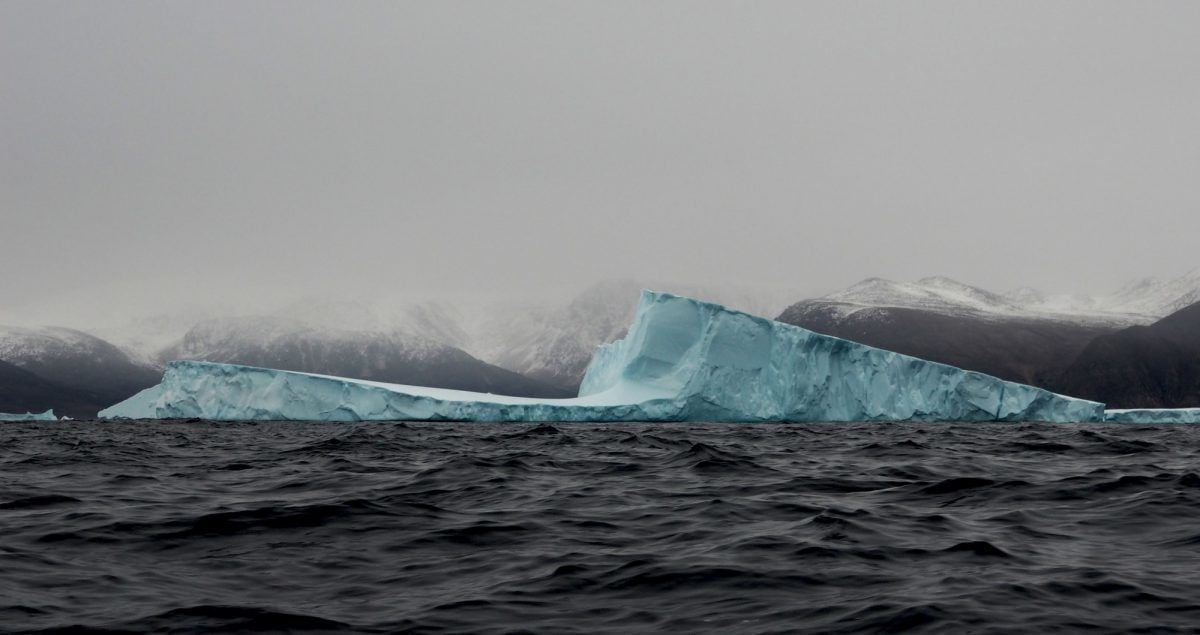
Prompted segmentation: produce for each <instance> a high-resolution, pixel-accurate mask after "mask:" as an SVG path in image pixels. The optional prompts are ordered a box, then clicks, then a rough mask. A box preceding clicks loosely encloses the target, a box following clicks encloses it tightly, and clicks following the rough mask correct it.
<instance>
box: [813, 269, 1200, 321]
mask: <svg viewBox="0 0 1200 635" xmlns="http://www.w3.org/2000/svg"><path fill="white" fill-rule="evenodd" d="M1195 302H1200V270H1197V271H1193V272H1191V273H1188V274H1185V275H1183V276H1180V277H1178V278H1171V279H1158V278H1147V279H1144V280H1138V281H1135V282H1132V283H1129V284H1127V285H1125V286H1124V287H1122V288H1121V289H1119V290H1118V291H1116V292H1115V293H1111V294H1106V295H1095V296H1088V295H1050V294H1046V293H1042V292H1040V291H1038V290H1036V289H1032V288H1029V287H1024V288H1020V289H1016V290H1013V291H1010V292H1007V293H996V292H992V291H988V290H986V289H982V288H979V287H975V286H971V285H969V284H965V283H962V282H958V281H957V280H953V279H950V278H947V277H943V276H935V277H930V278H922V279H920V280H917V281H916V282H895V281H892V280H886V279H883V278H868V279H866V280H863V281H862V282H859V283H858V284H855V285H853V286H851V287H848V288H846V289H843V290H841V291H837V292H834V293H830V294H828V295H825V296H821V297H819V298H813V299H811V300H805V301H803V302H801V303H798V304H800V305H806V306H808V307H810V308H812V309H813V310H820V311H821V312H823V313H826V314H830V315H838V316H841V317H846V316H849V315H852V314H854V313H857V312H859V311H862V310H864V309H873V308H880V307H893V308H905V309H916V310H921V311H933V312H936V313H941V314H945V315H971V316H975V317H978V318H982V319H997V320H1011V319H1041V320H1055V321H1064V322H1073V323H1088V324H1111V325H1115V326H1122V325H1132V324H1148V323H1151V322H1153V321H1155V320H1157V319H1160V318H1162V317H1165V316H1167V315H1169V314H1171V313H1174V312H1175V311H1178V310H1179V309H1181V308H1183V307H1186V306H1188V305H1190V304H1194V303H1195ZM795 313H796V310H793V314H795Z"/></svg>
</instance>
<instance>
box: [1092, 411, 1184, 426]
mask: <svg viewBox="0 0 1200 635" xmlns="http://www.w3.org/2000/svg"><path fill="white" fill-rule="evenodd" d="M1104 420H1105V421H1108V422H1111V423H1200V408H1145V409H1129V410H1105V411H1104Z"/></svg>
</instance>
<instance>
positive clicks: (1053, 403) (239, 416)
mask: <svg viewBox="0 0 1200 635" xmlns="http://www.w3.org/2000/svg"><path fill="white" fill-rule="evenodd" d="M100 416H101V417H103V418H189V417H199V418H204V419H213V420H227V421H252V420H295V421H371V420H451V421H731V422H738V421H744V422H753V421H797V422H799V421H1048V422H1070V421H1102V420H1104V406H1103V404H1099V403H1095V402H1091V401H1084V400H1081V399H1073V398H1070V397H1064V396H1062V395H1057V394H1054V393H1051V392H1048V391H1046V390H1042V389H1040V388H1035V387H1032V386H1026V385H1023V384H1018V383H1014V382H1008V381H1003V380H1000V379H997V378H995V377H991V376H988V375H984V374H981V373H976V372H971V371H965V370H962V369H959V368H955V367H952V366H947V365H945V364H938V363H933V362H928V361H924V360H920V359H916V358H913V357H908V356H905V355H900V354H898V353H893V352H889V351H884V350H880V349H876V348H872V347H870V346H865V345H862V344H857V343H854V342H850V341H847V340H842V339H838V338H835V337H829V336H825V335H820V334H817V333H814V332H812V331H808V330H806V329H803V328H800V327H796V326H791V325H788V324H782V323H780V322H775V321H772V320H767V319H763V318H760V317H755V316H752V315H748V314H745V313H741V312H737V311H732V310H729V309H727V308H725V307H723V306H720V305H717V304H711V303H706V302H699V301H696V300H692V299H689V298H683V297H679V296H674V295H670V294H666V293H655V292H651V291H645V292H643V293H642V296H641V300H640V303H639V305H638V310H637V315H636V317H635V318H634V323H633V325H632V326H631V327H630V329H629V333H628V335H627V336H626V337H625V338H624V339H623V340H619V341H616V342H613V343H611V344H606V345H603V346H601V347H600V348H599V349H598V350H597V351H596V354H595V356H594V358H593V359H592V362H591V365H590V366H589V368H588V371H587V375H586V376H585V377H584V380H583V384H582V387H581V388H580V392H579V396H578V397H575V398H572V399H534V398H522V397H507V396H500V395H492V394H484V393H472V392H464V391H457V390H445V389H438V388H424V387H419V386H403V385H397V384H385V383H379V382H371V381H363V380H356V379H346V378H340V377H328V376H323V375H313V374H307V373H296V372H287V371H278V370H269V369H264V368H251V367H245V366H234V365H228V364H213V363H206V362H194V361H176V362H172V363H170V364H169V365H168V366H167V369H166V372H165V373H164V375H163V379H162V382H161V383H160V384H159V385H157V386H154V387H152V388H149V389H147V390H145V391H143V392H141V393H139V394H137V395H135V396H133V397H131V398H129V399H127V400H125V401H123V402H121V403H119V404H117V405H115V406H112V407H110V408H107V409H105V410H104V411H102V412H101V413H100Z"/></svg>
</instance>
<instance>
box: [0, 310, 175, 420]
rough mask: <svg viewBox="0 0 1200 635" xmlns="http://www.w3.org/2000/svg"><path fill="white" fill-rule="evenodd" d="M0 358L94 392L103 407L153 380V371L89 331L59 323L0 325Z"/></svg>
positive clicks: (51, 380) (150, 384) (149, 383)
mask: <svg viewBox="0 0 1200 635" xmlns="http://www.w3.org/2000/svg"><path fill="white" fill-rule="evenodd" d="M0 361H4V362H7V363H9V364H12V365H14V366H16V367H18V368H21V369H23V370H25V371H28V372H30V373H33V374H34V375H37V376H38V377H41V378H43V379H45V380H48V381H50V382H53V383H56V384H58V385H60V386H64V387H67V388H71V389H75V390H81V391H86V392H89V393H92V394H94V395H95V397H96V400H97V404H98V405H99V406H100V407H103V406H105V405H108V404H112V403H116V402H118V401H120V400H122V399H125V398H126V397H128V396H130V395H132V394H134V393H136V392H137V391H139V390H141V389H143V388H146V387H148V386H152V385H154V384H155V383H157V382H158V378H159V372H158V371H157V370H156V369H155V368H154V367H152V366H150V365H148V364H145V363H142V362H139V361H138V360H136V359H134V358H132V357H130V356H129V355H128V354H127V353H126V352H125V351H123V350H121V349H120V348H118V347H117V346H114V345H113V344H111V343H109V342H107V341H105V340H103V339H100V338H98V337H96V336H94V335H90V334H88V333H84V332H82V331H77V330H74V329H68V328H61V327H17V326H0Z"/></svg>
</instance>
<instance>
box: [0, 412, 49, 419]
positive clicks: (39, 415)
mask: <svg viewBox="0 0 1200 635" xmlns="http://www.w3.org/2000/svg"><path fill="white" fill-rule="evenodd" d="M0 421H58V417H55V416H54V411H53V410H47V411H46V412H26V413H25V414H14V413H9V412H0Z"/></svg>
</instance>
